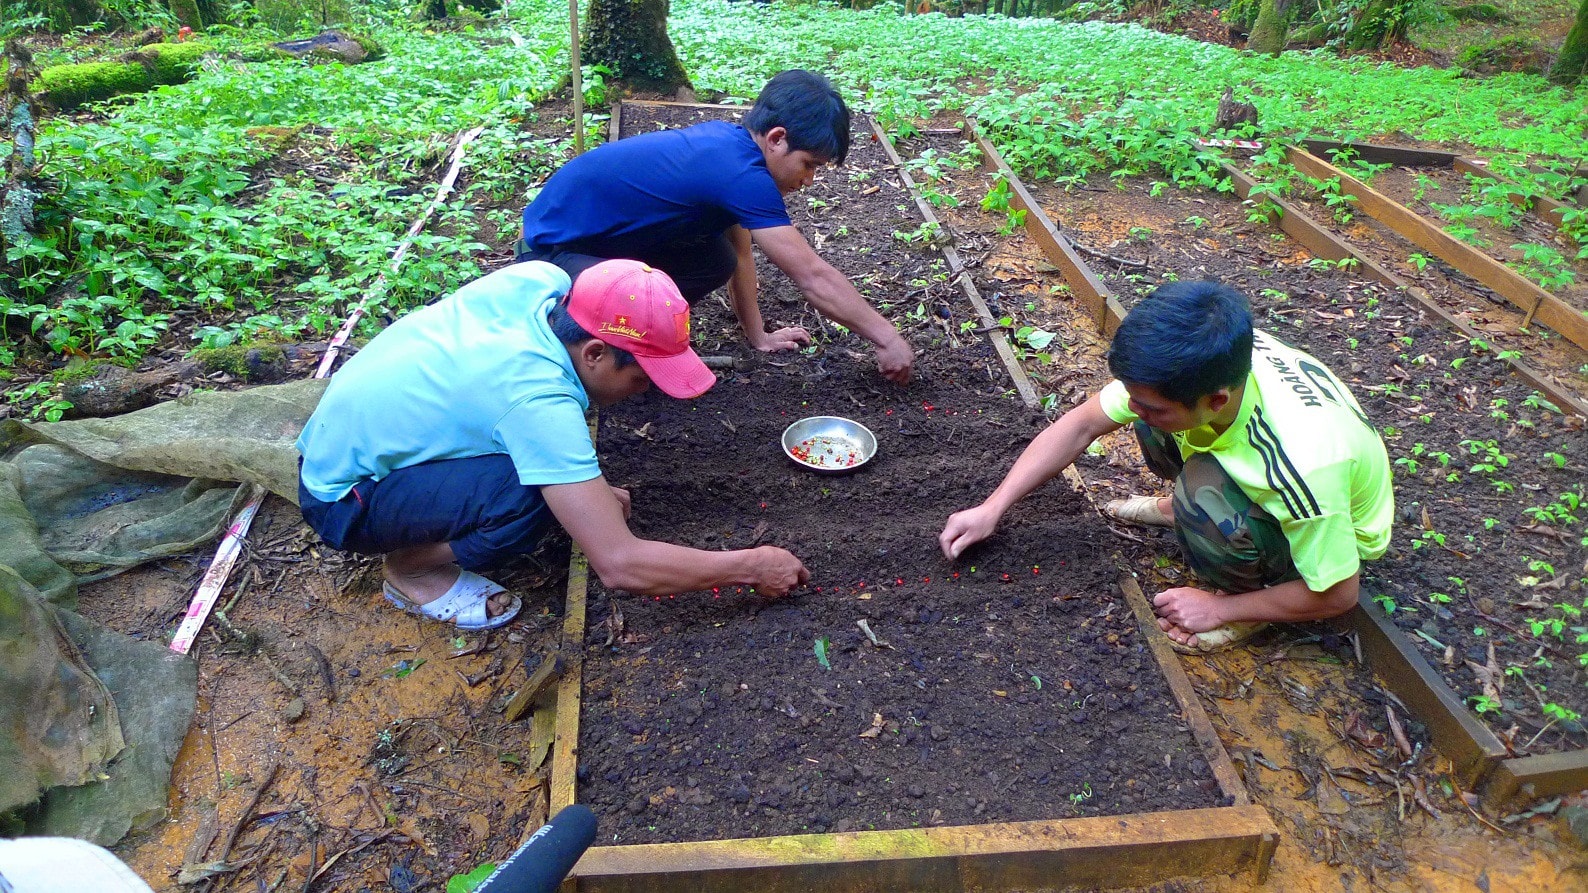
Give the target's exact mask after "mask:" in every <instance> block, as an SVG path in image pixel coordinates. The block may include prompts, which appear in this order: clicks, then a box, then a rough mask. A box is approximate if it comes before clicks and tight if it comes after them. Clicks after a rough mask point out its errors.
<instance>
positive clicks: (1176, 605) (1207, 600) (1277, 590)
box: [1152, 572, 1362, 644]
mask: <svg viewBox="0 0 1588 893" xmlns="http://www.w3.org/2000/svg"><path fill="white" fill-rule="evenodd" d="M1361 579H1362V575H1361V573H1360V572H1359V573H1355V574H1352V575H1351V576H1349V577H1346V578H1345V579H1344V580H1341V581H1339V582H1338V583H1335V584H1333V585H1331V586H1329V587H1328V588H1327V589H1324V590H1323V591H1322V592H1315V591H1313V589H1312V588H1310V587H1309V586H1308V585H1307V583H1306V581H1304V580H1292V581H1290V582H1289V583H1280V584H1279V585H1277V586H1270V587H1268V588H1267V589H1259V590H1257V591H1255V592H1245V593H1241V594H1239V595H1228V594H1223V593H1214V592H1208V591H1207V590H1204V589H1197V588H1195V587H1191V586H1181V587H1178V588H1175V589H1166V590H1164V591H1163V592H1160V593H1158V595H1157V596H1155V597H1154V598H1153V600H1152V601H1153V607H1154V608H1156V609H1157V611H1158V616H1159V617H1161V618H1163V620H1165V621H1167V622H1168V623H1169V624H1170V626H1169V627H1165V628H1164V631H1165V632H1168V633H1169V634H1170V635H1171V636H1175V637H1176V638H1182V637H1181V636H1176V635H1175V634H1176V633H1177V632H1178V633H1181V634H1185V633H1205V632H1207V631H1208V630H1210V629H1215V628H1217V627H1220V626H1223V625H1224V624H1226V623H1241V622H1250V621H1254V620H1267V621H1283V622H1297V621H1302V620H1327V619H1328V618H1330V617H1338V616H1340V615H1341V614H1344V613H1345V612H1347V611H1349V610H1351V609H1352V608H1354V607H1356V601H1357V597H1358V595H1359V593H1360V591H1361ZM1159 625H1160V626H1161V625H1162V623H1160V624H1159ZM1171 627H1172V628H1171ZM1182 641H1184V639H1183V638H1182ZM1186 644H1195V642H1187V643H1186Z"/></svg>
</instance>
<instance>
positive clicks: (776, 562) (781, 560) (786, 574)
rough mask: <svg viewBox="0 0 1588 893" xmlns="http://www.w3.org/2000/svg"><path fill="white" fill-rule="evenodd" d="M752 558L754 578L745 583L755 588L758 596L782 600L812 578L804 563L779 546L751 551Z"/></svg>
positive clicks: (762, 547)
mask: <svg viewBox="0 0 1588 893" xmlns="http://www.w3.org/2000/svg"><path fill="white" fill-rule="evenodd" d="M750 556H751V560H752V561H753V563H754V566H753V570H752V573H753V577H752V579H750V580H747V581H745V582H747V583H749V584H750V585H751V586H753V587H755V591H756V594H758V595H763V596H765V597H767V598H782V597H783V596H785V595H788V591H789V590H790V589H793V588H794V587H795V586H800V585H803V584H804V583H805V582H806V581H807V580H809V579H810V578H811V574H810V571H808V570H806V569H805V565H804V563H802V562H801V561H800V560H799V559H798V558H795V557H794V555H793V554H792V553H790V552H788V551H787V550H785V549H779V548H778V547H777V546H759V547H757V548H755V549H752V550H750Z"/></svg>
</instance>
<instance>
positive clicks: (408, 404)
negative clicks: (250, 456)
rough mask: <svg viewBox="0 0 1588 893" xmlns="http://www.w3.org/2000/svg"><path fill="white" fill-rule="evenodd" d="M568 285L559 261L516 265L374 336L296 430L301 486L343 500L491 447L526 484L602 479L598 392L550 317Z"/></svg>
mask: <svg viewBox="0 0 1588 893" xmlns="http://www.w3.org/2000/svg"><path fill="white" fill-rule="evenodd" d="M569 288H570V283H569V281H568V275H567V274H566V273H564V272H563V271H562V270H560V269H558V268H557V267H554V266H552V265H551V264H547V263H541V262H539V261H531V262H528V263H521V264H513V265H512V266H509V267H504V268H503V269H500V270H498V271H496V272H494V273H491V274H490V275H487V276H484V277H481V278H479V279H476V280H475V281H473V282H471V283H469V284H468V285H465V286H463V287H462V288H460V289H458V290H457V291H456V292H454V293H453V294H451V295H449V296H448V297H446V298H443V299H442V300H440V301H438V302H436V303H435V304H432V305H431V306H429V307H426V308H424V309H422V310H417V311H415V312H413V313H410V314H409V315H407V316H405V317H403V318H402V319H400V320H398V321H397V322H396V323H394V324H392V325H391V326H390V327H389V328H387V329H386V330H385V331H384V332H381V333H380V334H379V335H376V336H375V338H374V340H372V341H370V343H369V345H368V346H367V347H365V348H364V349H363V350H361V351H359V352H358V353H357V354H356V355H355V356H354V357H353V358H352V359H351V360H348V362H347V364H346V365H345V366H343V367H342V369H341V370H340V371H338V372H337V373H336V374H335V375H334V376H332V378H331V384H330V386H329V387H327V388H326V391H325V396H324V397H323V398H322V399H321V400H320V405H319V406H318V407H317V408H316V409H315V411H314V415H312V416H310V418H309V422H308V424H307V425H305V426H304V429H303V434H302V436H300V437H299V438H298V452H300V453H302V454H303V470H302V472H301V475H302V479H303V484H304V486H305V487H306V488H307V489H308V491H309V492H310V493H312V494H314V496H315V497H317V498H319V499H321V500H323V501H325V502H336V501H337V500H339V499H341V498H342V497H343V496H346V495H347V493H348V491H349V490H351V489H353V485H354V484H357V483H358V482H360V481H365V480H380V479H381V478H384V477H385V476H387V475H388V474H390V473H391V472H393V471H395V470H396V469H399V468H407V467H409V466H411V465H418V464H420V463H422V462H434V461H437V460H440V459H463V458H468V457H470V456H483V455H488V454H493V453H505V454H506V455H508V456H510V457H512V460H513V466H514V467H515V468H517V469H518V479H519V481H520V482H521V483H523V484H526V485H531V486H534V485H542V484H572V483H578V482H580V481H588V480H590V479H592V478H595V477H598V476H599V475H600V474H601V467H600V465H598V464H597V462H596V454H595V445H594V444H592V443H591V441H590V430H589V428H587V427H586V426H585V418H584V413H585V410H586V409H588V408H589V406H590V398H589V397H588V396H587V395H586V394H585V390H584V386H583V385H582V384H581V383H580V382H579V376H578V374H577V373H575V372H574V368H573V362H572V360H571V359H570V358H569V356H568V350H567V348H565V347H563V345H562V343H561V342H559V341H558V340H557V337H556V336H555V335H553V334H552V332H551V326H550V324H549V322H548V321H547V314H548V313H549V312H550V311H551V309H552V307H553V306H555V304H556V302H557V301H558V300H560V299H561V298H562V296H563V295H564V294H566V293H567V292H568V289H569Z"/></svg>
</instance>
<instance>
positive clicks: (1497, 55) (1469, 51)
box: [1456, 34, 1550, 74]
mask: <svg viewBox="0 0 1588 893" xmlns="http://www.w3.org/2000/svg"><path fill="white" fill-rule="evenodd" d="M1549 57H1550V54H1549V51H1548V50H1546V49H1545V48H1544V47H1543V45H1542V44H1540V43H1539V42H1538V41H1537V40H1535V39H1534V38H1532V37H1527V36H1524V35H1520V34H1514V35H1510V36H1508V37H1501V38H1497V39H1495V40H1490V41H1485V42H1483V43H1478V44H1473V45H1472V46H1469V47H1467V48H1466V49H1464V50H1462V51H1461V52H1460V53H1458V54H1457V55H1456V64H1457V65H1459V66H1461V67H1462V68H1466V69H1470V70H1472V71H1476V72H1479V73H1480V74H1495V73H1497V72H1502V71H1521V72H1526V73H1527V74H1542V73H1543V72H1544V70H1545V68H1547V67H1548V64H1549Z"/></svg>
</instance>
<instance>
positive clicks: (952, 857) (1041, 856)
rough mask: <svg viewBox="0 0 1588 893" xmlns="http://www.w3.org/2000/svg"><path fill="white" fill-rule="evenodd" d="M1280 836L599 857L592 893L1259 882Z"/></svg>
mask: <svg viewBox="0 0 1588 893" xmlns="http://www.w3.org/2000/svg"><path fill="white" fill-rule="evenodd" d="M1276 839H1277V830H1276V829H1275V828H1274V825H1273V823H1272V822H1271V821H1270V820H1269V818H1268V815H1267V813H1265V812H1264V811H1263V810H1262V808H1261V807H1257V806H1251V805H1247V806H1233V807H1223V808H1215V809H1196V810H1183V811H1178V812H1158V813H1146V814H1141V815H1129V816H1106V817H1100V818H1082V819H1064V820H1060V821H1047V822H1011V823H1006V824H998V825H972V826H966V827H954V828H914V829H907V830H901V831H861V832H855V833H850V834H804V835H799V836H794V837H767V838H759V839H751V840H712V841H702V842H699V843H669V844H649V845H642V846H615V847H597V848H594V849H591V850H590V851H588V852H587V853H585V855H584V858H582V859H580V860H579V864H578V865H576V866H574V870H573V877H576V878H578V887H579V890H580V891H582V893H641V891H643V893H672V891H678V893H685V891H687V893H740V891H745V890H755V891H764V893H775V891H790V893H810V891H811V890H822V891H824V893H847V891H876V890H890V891H892V890H900V891H903V890H909V891H922V893H924V891H940V890H941V891H950V890H953V891H961V890H1028V891H1039V890H1055V889H1061V888H1063V889H1076V888H1083V889H1084V888H1090V889H1103V888H1109V887H1124V886H1139V885H1143V884H1149V883H1153V882H1156V881H1162V880H1167V879H1169V878H1174V877H1189V876H1202V877H1205V876H1208V875H1212V874H1233V873H1236V872H1242V871H1254V872H1255V871H1256V870H1257V869H1258V866H1259V863H1260V862H1262V861H1263V859H1264V854H1265V853H1271V852H1272V846H1273V843H1274V841H1275V840H1276Z"/></svg>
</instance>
